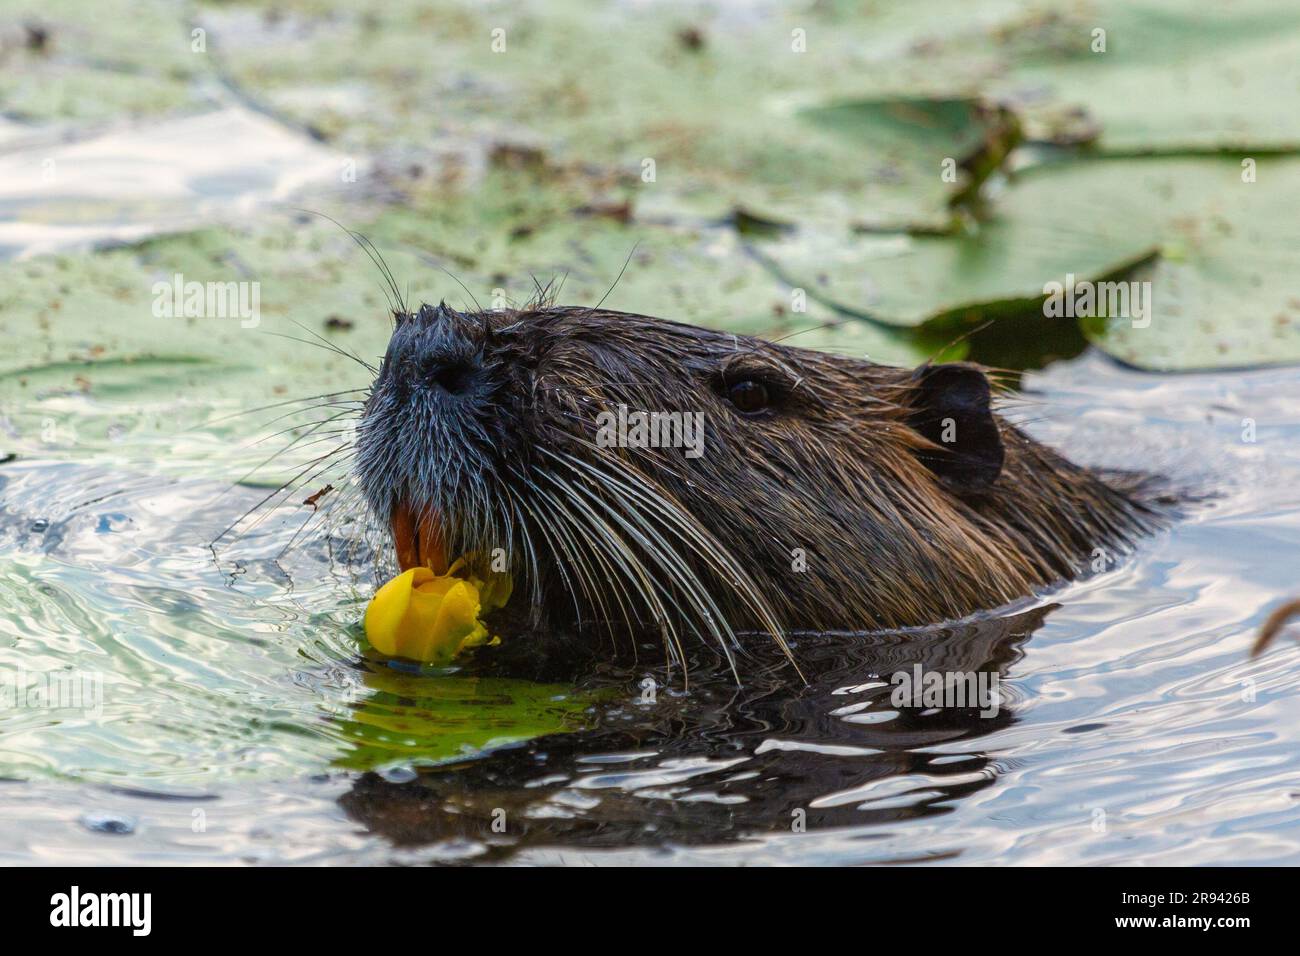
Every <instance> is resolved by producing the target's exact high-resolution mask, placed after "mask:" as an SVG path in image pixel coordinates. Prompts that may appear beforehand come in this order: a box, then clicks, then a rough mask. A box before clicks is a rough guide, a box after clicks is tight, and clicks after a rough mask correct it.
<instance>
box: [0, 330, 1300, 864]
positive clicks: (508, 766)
mask: <svg viewBox="0 0 1300 956" xmlns="http://www.w3.org/2000/svg"><path fill="white" fill-rule="evenodd" d="M1026 386H1027V388H1028V390H1029V393H1030V397H1031V399H1032V402H1031V404H1030V405H1029V406H1028V407H1027V408H1026V409H1025V410H1024V411H1023V412H1022V413H1021V414H1022V415H1023V416H1024V417H1026V418H1029V419H1033V423H1032V424H1031V425H1030V428H1031V430H1032V431H1033V432H1034V433H1035V434H1036V435H1037V436H1038V437H1041V438H1044V439H1046V440H1048V441H1051V442H1053V443H1055V444H1057V445H1059V446H1060V447H1062V448H1064V449H1065V450H1066V451H1067V452H1068V453H1070V454H1072V455H1074V456H1075V457H1077V458H1080V459H1083V460H1089V461H1094V462H1097V463H1106V464H1115V465H1134V464H1141V465H1144V466H1146V467H1149V468H1153V469H1157V470H1160V471H1162V472H1164V473H1166V474H1169V475H1171V476H1174V477H1175V478H1177V479H1178V480H1179V481H1180V482H1182V483H1185V484H1186V485H1188V486H1189V487H1192V488H1195V489H1197V490H1199V491H1203V492H1207V493H1210V494H1211V497H1210V498H1209V499H1208V500H1207V501H1205V502H1204V503H1203V504H1200V505H1198V506H1196V507H1195V508H1193V509H1192V511H1191V513H1190V514H1189V515H1188V516H1187V517H1186V518H1185V519H1184V520H1182V521H1180V522H1179V523H1178V524H1176V525H1175V526H1174V527H1172V528H1171V529H1169V530H1168V531H1167V532H1164V533H1162V534H1160V535H1157V536H1156V537H1154V538H1151V539H1149V540H1147V541H1145V542H1143V544H1142V545H1141V547H1140V548H1139V549H1138V551H1137V552H1136V553H1135V554H1134V555H1132V556H1129V557H1128V558H1126V559H1125V560H1123V561H1122V562H1120V563H1119V564H1118V566H1117V567H1114V568H1112V569H1110V570H1108V571H1107V572H1105V573H1103V574H1100V575H1098V576H1096V577H1093V578H1091V579H1089V580H1087V581H1084V582H1080V583H1077V584H1072V585H1068V586H1066V587H1063V588H1061V589H1058V590H1056V591H1053V592H1051V593H1049V594H1045V595H1040V596H1038V597H1035V598H1033V599H1031V600H1029V601H1026V602H1024V603H1023V604H1022V605H1020V606H1018V607H1016V608H1013V609H1007V610H1005V611H1003V612H1000V613H998V614H994V615H990V616H988V617H987V618H986V619H983V620H979V621H974V622H970V623H965V624H962V625H956V626H951V627H945V628H934V629H929V630H925V631H918V632H913V633H910V634H905V635H883V636H880V635H877V636H870V637H865V636H860V635H859V636H851V635H850V636H845V635H841V636H821V637H808V636H805V637H803V638H800V639H799V640H798V641H797V642H796V647H795V653H796V654H797V655H798V657H799V660H800V663H801V665H802V666H803V668H804V671H805V673H806V674H807V675H808V676H809V683H808V685H807V686H806V687H805V686H803V685H800V684H798V683H796V682H794V680H793V679H792V677H791V675H790V673H789V671H788V670H787V669H785V668H783V667H781V662H780V658H779V656H778V655H776V654H774V653H771V654H765V653H763V652H759V654H758V658H759V659H758V661H757V662H756V664H755V665H754V667H753V668H752V671H753V673H752V675H751V677H750V679H749V680H748V682H747V684H746V686H745V687H743V688H738V687H737V686H736V685H735V683H734V681H733V680H732V678H731V676H730V674H729V673H728V672H727V671H726V670H725V668H723V667H722V666H720V665H719V664H718V662H717V661H714V660H711V659H710V658H709V657H708V655H707V654H704V653H703V652H701V654H700V655H699V659H698V660H697V661H695V662H694V666H693V669H692V672H691V683H690V688H689V690H683V689H682V686H681V682H680V675H675V676H674V677H673V678H672V680H671V681H666V676H667V675H665V674H663V673H662V672H654V671H653V669H651V671H649V672H648V671H647V669H646V668H644V667H643V668H641V669H638V670H635V671H630V670H619V669H617V668H613V667H609V668H598V669H597V670H596V671H595V672H594V673H593V674H591V675H589V676H588V677H586V678H584V679H583V681H582V682H581V683H580V684H578V685H570V684H566V683H564V682H562V681H559V680H552V681H550V682H547V683H541V682H534V681H522V680H513V679H510V678H507V677H503V676H499V675H488V674H485V673H475V672H473V670H472V669H463V670H461V671H458V672H453V673H447V674H443V675H440V676H439V675H422V674H416V673H409V672H406V671H403V670H400V669H396V668H393V667H391V666H389V665H387V664H386V663H385V662H383V661H382V660H379V659H377V658H373V657H369V656H367V655H366V654H364V653H363V652H362V651H361V650H360V645H359V641H358V627H357V622H358V620H359V618H360V615H361V612H362V610H363V608H364V602H365V600H366V599H367V597H368V594H369V590H368V589H369V587H370V585H369V584H368V583H367V581H368V580H369V577H368V575H369V574H370V573H371V569H372V567H373V559H374V555H373V554H371V553H370V552H369V551H368V550H367V549H366V548H365V547H364V546H362V547H360V548H359V549H357V550H355V551H353V552H351V553H350V555H349V556H348V557H346V558H341V557H340V554H341V553H342V552H341V551H340V550H339V548H338V547H331V546H332V545H334V546H336V545H339V544H341V543H342V541H343V540H344V539H345V538H347V537H348V529H347V528H336V529H335V539H334V540H331V539H330V538H329V537H328V536H327V535H326V534H325V533H323V532H321V533H317V534H314V535H308V536H306V538H305V539H302V540H301V543H300V544H299V545H298V546H296V547H294V548H292V549H290V550H289V551H288V552H287V553H286V554H284V555H283V556H281V554H280V552H281V551H282V549H283V547H284V545H285V544H286V543H287V541H288V540H289V539H290V538H291V537H292V535H293V532H294V530H295V529H296V528H297V522H298V520H299V519H298V518H295V517H293V516H292V515H291V514H289V513H285V514H273V515H272V516H271V517H270V519H269V520H267V521H265V522H264V523H263V524H261V525H259V526H258V527H257V529H255V530H254V531H252V532H251V533H249V534H247V535H246V536H244V537H243V538H241V539H240V540H239V542H238V544H237V546H235V547H231V548H228V549H224V550H221V551H220V553H219V554H218V555H217V556H215V557H214V554H213V552H212V551H211V550H210V549H209V548H208V543H209V542H210V541H211V540H212V539H213V537H214V536H215V535H217V534H218V533H220V531H221V530H222V529H223V528H225V527H226V526H227V525H228V524H229V523H230V522H231V521H232V520H233V519H234V518H235V517H237V516H238V515H239V514H241V513H242V512H243V511H244V510H246V509H247V508H249V507H250V506H251V505H252V504H254V503H256V501H257V500H259V499H260V498H261V496H262V494H264V492H263V491H261V490H259V489H256V488H244V487H239V488H236V489H234V490H233V491H232V490H227V486H226V485H224V484H222V483H221V482H219V481H216V480H211V479H207V478H199V477H196V475H198V474H201V473H202V471H201V469H197V468H194V467H181V466H179V465H178V464H177V463H178V462H182V463H185V462H187V463H189V464H190V465H193V464H194V463H200V464H201V463H202V462H204V461H205V460H210V461H216V460H217V459H218V458H219V457H221V456H223V455H228V442H226V441H224V440H219V438H218V437H217V436H216V435H215V434H208V433H207V432H205V431H204V429H203V428H201V427H200V428H197V429H192V430H184V429H179V428H178V429H176V430H175V431H173V432H162V433H158V432H157V431H155V430H145V429H137V430H132V429H131V428H130V416H131V415H132V414H133V412H132V410H131V408H129V407H128V406H126V405H125V404H123V405H122V406H121V407H118V408H112V409H108V410H107V411H108V412H110V413H111V414H112V415H113V416H115V417H114V421H117V422H120V423H123V434H124V436H125V437H122V436H119V438H120V440H119V443H118V445H117V446H116V450H115V451H114V452H113V454H112V455H105V454H95V455H85V454H79V453H77V452H76V451H75V450H67V449H64V450H63V451H59V450H58V449H57V448H53V449H52V450H51V451H50V452H49V453H48V454H46V455H44V456H42V455H40V454H36V453H33V454H28V455H26V456H24V457H22V458H20V459H19V460H16V461H12V462H9V463H7V464H5V465H3V466H0V607H3V608H4V609H5V611H4V613H3V614H0V673H4V674H5V675H7V676H9V678H10V685H9V686H10V687H13V686H14V684H13V682H14V681H15V680H18V679H19V678H18V676H14V675H19V676H21V675H26V676H25V678H24V679H26V680H28V681H30V682H31V683H30V684H28V685H26V686H29V687H35V688H36V690H37V691H39V692H46V693H49V692H52V691H51V690H50V687H51V685H50V683H49V680H50V678H49V675H50V674H52V673H64V674H67V675H70V679H73V680H78V681H81V683H80V684H78V685H77V686H79V687H81V688H82V691H83V696H82V697H81V698H80V699H77V700H75V701H72V703H74V704H76V705H77V706H71V707H69V706H64V707H59V708H54V707H50V706H44V705H43V704H44V703H45V701H44V700H43V699H42V698H41V697H40V694H39V693H38V694H36V695H35V696H30V695H28V694H24V695H22V696H20V697H15V696H13V695H11V696H10V697H9V698H7V699H6V700H5V709H4V711H3V712H0V817H3V819H5V820H6V822H7V825H6V826H5V827H3V828H0V860H2V861H4V862H7V863H72V862H77V863H85V862H88V863H114V864H125V863H161V862H173V863H176V862H179V863H190V862H204V863H225V862H246V863H259V862H262V863H376V862H387V861H398V862H420V861H464V860H476V861H509V862H566V863H582V862H615V861H616V862H628V863H641V864H674V863H757V862H763V863H774V862H796V861H797V862H804V863H885V862H903V861H943V862H949V863H965V864H969V863H981V862H993V861H997V862H1001V863H1015V864H1028V863H1036V864H1041V863H1049V864H1050V863H1097V864H1100V863H1152V864H1157V863H1175V864H1196V863H1236V864H1241V863H1265V862H1289V863H1295V862H1300V826H1298V820H1300V814H1298V812H1297V811H1298V804H1300V747H1298V746H1297V744H1298V743H1300V689H1298V687H1297V682H1296V680H1295V675H1296V674H1297V672H1300V647H1297V644H1296V642H1295V641H1294V640H1292V639H1291V637H1289V636H1287V637H1285V638H1284V639H1283V640H1282V641H1280V642H1279V643H1278V645H1277V646H1275V647H1274V648H1273V649H1272V650H1271V651H1270V652H1269V653H1267V654H1266V655H1265V656H1264V657H1262V658H1261V659H1260V660H1258V661H1255V662H1251V661H1249V660H1248V659H1247V652H1248V649H1249V647H1250V644H1251V641H1252V639H1253V636H1254V633H1255V631H1256V630H1257V628H1258V626H1259V624H1260V623H1261V621H1262V620H1263V619H1264V617H1265V616H1266V615H1267V613H1268V611H1269V610H1270V609H1271V608H1272V607H1274V606H1276V605H1277V604H1278V603H1280V602H1281V601H1283V600H1285V599H1287V598H1289V597H1292V596H1295V595H1296V594H1300V569H1298V568H1297V564H1296V562H1295V559H1294V555H1295V554H1296V553H1297V552H1298V549H1300V507H1298V502H1300V493H1297V491H1296V489H1297V488H1298V487H1300V441H1298V439H1300V373H1298V372H1297V371H1296V370H1292V369H1278V370H1261V371H1253V372H1244V373H1232V374H1222V373H1220V374H1214V375H1183V376H1169V377H1159V376H1148V375H1143V374H1141V373H1137V372H1132V371H1127V370H1124V369H1121V368H1119V367H1116V366H1115V365H1113V364H1112V363H1109V362H1108V361H1106V360H1104V359H1103V358H1101V357H1098V356H1096V355H1092V354H1086V355H1084V356H1082V357H1081V358H1078V359H1075V360H1072V361H1069V362H1063V363H1058V364H1056V365H1053V366H1051V367H1050V368H1049V369H1048V370H1047V371H1045V372H1042V373H1036V374H1031V375H1030V376H1029V377H1028V378H1027V380H1026ZM92 411H93V412H94V414H93V415H92ZM64 412H65V414H66V418H67V420H68V421H71V422H80V423H82V425H83V426H84V428H83V430H88V431H94V429H95V428H97V427H98V426H97V425H96V424H95V422H97V421H100V420H101V419H102V416H103V415H104V414H105V409H104V408H103V407H98V408H96V409H93V410H92V409H90V408H88V407H85V406H81V405H78V404H77V403H76V402H75V401H73V400H70V401H69V403H68V404H66V406H64ZM96 416H98V417H96ZM1245 419H1250V420H1252V421H1253V423H1254V430H1255V433H1254V438H1255V441H1253V442H1252V441H1245V440H1243V434H1244V432H1243V429H1244V427H1245V426H1244V425H1243V420H1245ZM223 427H228V426H223ZM1246 437H1250V436H1249V434H1246ZM82 447H84V445H83V446H82ZM164 450H165V452H166V453H165V454H164V453H163V452H164ZM163 461H166V462H169V463H170V465H171V466H172V467H170V468H167V469H164V468H163V467H162V466H161V465H156V464H151V463H152V462H163ZM916 664H920V665H921V666H922V667H923V668H924V669H925V670H982V671H984V672H985V673H996V674H998V675H999V677H1000V683H1001V697H1002V701H1001V706H1000V707H999V709H998V711H997V713H996V714H995V715H992V716H983V717H982V716H980V715H979V714H978V713H977V712H976V711H975V710H974V709H971V708H968V709H963V710H953V709H945V710H939V711H937V712H921V711H918V710H913V709H906V708H902V709H900V708H896V707H894V706H893V705H892V704H891V701H890V692H891V690H892V688H891V686H890V685H889V684H888V683H887V681H888V677H889V675H891V674H893V673H896V672H898V671H906V670H910V669H911V668H912V667H913V666H914V665H916ZM647 673H651V676H654V677H655V678H657V679H658V681H659V684H660V686H659V687H658V689H657V691H656V692H655V694H654V697H653V701H650V700H647V699H646V698H645V695H644V692H643V690H642V686H641V684H642V681H643V680H644V679H645V677H646V676H647ZM62 702H63V703H65V704H66V703H68V702H69V699H68V698H64V699H63V700H62ZM494 821H496V822H498V824H500V822H501V821H504V832H497V830H499V829H501V827H500V825H498V828H497V829H494V828H493V823H494Z"/></svg>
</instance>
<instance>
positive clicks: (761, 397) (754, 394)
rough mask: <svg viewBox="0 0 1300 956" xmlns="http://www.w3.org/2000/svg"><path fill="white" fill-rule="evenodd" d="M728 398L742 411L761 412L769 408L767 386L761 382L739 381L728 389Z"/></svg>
mask: <svg viewBox="0 0 1300 956" xmlns="http://www.w3.org/2000/svg"><path fill="white" fill-rule="evenodd" d="M727 398H729V399H731V404H733V405H735V406H736V407H737V408H738V409H740V410H741V411H742V412H761V411H762V410H763V409H765V408H767V386H765V385H763V384H762V383H760V382H755V381H746V382H737V383H736V384H735V385H733V386H731V388H729V389H728V390H727Z"/></svg>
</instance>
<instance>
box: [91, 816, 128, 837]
mask: <svg viewBox="0 0 1300 956" xmlns="http://www.w3.org/2000/svg"><path fill="white" fill-rule="evenodd" d="M81 825H82V826H83V827H85V828H86V829H87V830H89V831H91V832H92V833H117V834H122V835H129V834H132V833H134V832H135V827H136V821H135V818H134V817H128V816H124V815H122V814H118V813H108V812H104V811H92V812H91V813H84V814H82V815H81Z"/></svg>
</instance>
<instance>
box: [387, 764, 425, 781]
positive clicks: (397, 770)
mask: <svg viewBox="0 0 1300 956" xmlns="http://www.w3.org/2000/svg"><path fill="white" fill-rule="evenodd" d="M377 772H378V774H379V776H380V777H381V778H382V779H383V780H385V781H386V782H388V783H410V782H411V781H412V780H414V779H415V778H416V777H418V776H419V774H417V773H416V772H415V768H414V767H412V766H411V765H410V764H404V763H403V764H397V765H396V766H394V767H384V768H382V769H381V770H379V771H377Z"/></svg>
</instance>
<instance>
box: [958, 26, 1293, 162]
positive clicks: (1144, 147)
mask: <svg viewBox="0 0 1300 956" xmlns="http://www.w3.org/2000/svg"><path fill="white" fill-rule="evenodd" d="M1094 31H1104V35H1103V34H1098V33H1095V32H1094ZM990 37H991V38H992V39H993V51H994V54H995V55H998V56H1000V57H1001V58H1002V59H1003V66H1002V69H1001V71H1000V75H998V76H991V77H990V78H989V81H988V82H987V83H985V84H983V86H984V89H986V90H987V91H988V92H989V93H990V95H992V96H994V97H1004V98H1010V99H1012V100H1013V101H1014V102H1015V103H1016V104H1017V108H1018V109H1020V110H1021V111H1022V112H1023V113H1024V115H1025V117H1026V123H1027V124H1028V125H1029V126H1030V128H1031V129H1033V130H1034V131H1035V133H1036V135H1040V136H1043V137H1045V138H1053V137H1054V136H1055V135H1056V134H1057V132H1059V131H1060V129H1061V127H1062V126H1063V125H1064V126H1066V127H1068V126H1070V125H1071V124H1074V125H1078V124H1079V123H1080V122H1083V123H1085V124H1086V125H1088V126H1091V127H1092V132H1093V135H1095V137H1096V145H1097V147H1098V148H1099V149H1102V150H1107V151H1116V152H1127V153H1146V152H1178V151H1188V150H1196V151H1232V150H1273V151H1279V150H1292V149H1296V148H1297V147H1300V113H1297V111H1296V110H1295V109H1294V95H1295V92H1296V90H1297V89H1300V8H1298V7H1297V6H1296V5H1295V4H1294V3H1291V2H1288V0H1245V2H1238V3H1231V4H1223V5H1215V4H1188V3H1185V2H1182V0H1099V2H1092V3H1089V4H1087V5H1080V6H1077V7H1070V8H1065V9H1062V10H1059V11H1055V10H1054V11H1052V12H1051V13H1050V14H1036V15H1031V16H1029V17H1027V18H1026V19H1025V20H1024V21H1022V23H1021V25H1020V27H1019V29H1015V30H1010V31H1002V32H1000V33H997V34H990ZM1103 42H1104V50H1102V49H1100V46H1101V44H1102V43H1103ZM946 53H947V56H949V57H950V58H953V59H957V58H968V57H969V56H970V55H971V54H970V50H969V48H959V47H955V46H954V47H952V48H951V49H950V50H948V51H946ZM1080 110H1082V111H1083V113H1084V114H1085V116H1083V117H1081V116H1080V115H1079V113H1078V111H1080ZM1066 135H1067V136H1068V133H1067V134H1066Z"/></svg>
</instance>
